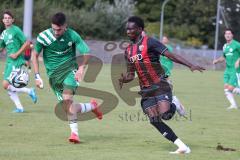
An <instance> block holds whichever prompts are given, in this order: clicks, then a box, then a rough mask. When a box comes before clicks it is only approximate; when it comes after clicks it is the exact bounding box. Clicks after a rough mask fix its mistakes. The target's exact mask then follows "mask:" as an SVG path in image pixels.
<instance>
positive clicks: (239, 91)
mask: <svg viewBox="0 0 240 160" xmlns="http://www.w3.org/2000/svg"><path fill="white" fill-rule="evenodd" d="M232 93H234V94H238V95H239V94H240V88H237V87H236V88H234V89H233V91H232Z"/></svg>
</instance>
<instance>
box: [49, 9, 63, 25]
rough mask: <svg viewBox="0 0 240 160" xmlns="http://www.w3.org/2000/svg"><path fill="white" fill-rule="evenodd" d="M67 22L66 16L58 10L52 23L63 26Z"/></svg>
mask: <svg viewBox="0 0 240 160" xmlns="http://www.w3.org/2000/svg"><path fill="white" fill-rule="evenodd" d="M65 23H66V16H65V14H64V13H62V12H58V13H56V14H55V15H54V16H53V17H52V24H56V25H58V26H63V25H64V24H65Z"/></svg>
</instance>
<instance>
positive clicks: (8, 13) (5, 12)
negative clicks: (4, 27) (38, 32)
mask: <svg viewBox="0 0 240 160" xmlns="http://www.w3.org/2000/svg"><path fill="white" fill-rule="evenodd" d="M4 14H7V15H9V16H10V17H12V18H14V17H13V14H12V12H11V11H4V12H3V14H2V16H3V17H4Z"/></svg>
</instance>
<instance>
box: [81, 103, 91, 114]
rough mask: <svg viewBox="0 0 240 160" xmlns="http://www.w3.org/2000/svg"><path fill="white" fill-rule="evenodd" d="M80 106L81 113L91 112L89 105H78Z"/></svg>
mask: <svg viewBox="0 0 240 160" xmlns="http://www.w3.org/2000/svg"><path fill="white" fill-rule="evenodd" d="M80 105H81V113H87V112H90V111H91V110H92V104H91V103H80Z"/></svg>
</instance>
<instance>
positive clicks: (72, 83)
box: [63, 72, 103, 119]
mask: <svg viewBox="0 0 240 160" xmlns="http://www.w3.org/2000/svg"><path fill="white" fill-rule="evenodd" d="M63 83H64V88H67V89H72V90H73V91H74V92H75V90H76V88H77V87H78V86H79V83H78V82H77V81H76V80H75V72H71V73H69V75H68V76H67V78H66V79H65V80H64V82H63ZM74 106H75V108H76V111H77V112H78V113H79V112H80V113H87V112H90V111H92V112H93V113H94V114H95V115H96V117H97V118H98V119H102V116H103V114H102V112H101V110H100V108H99V105H98V103H97V101H96V100H95V99H91V100H90V102H89V103H79V102H74Z"/></svg>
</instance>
